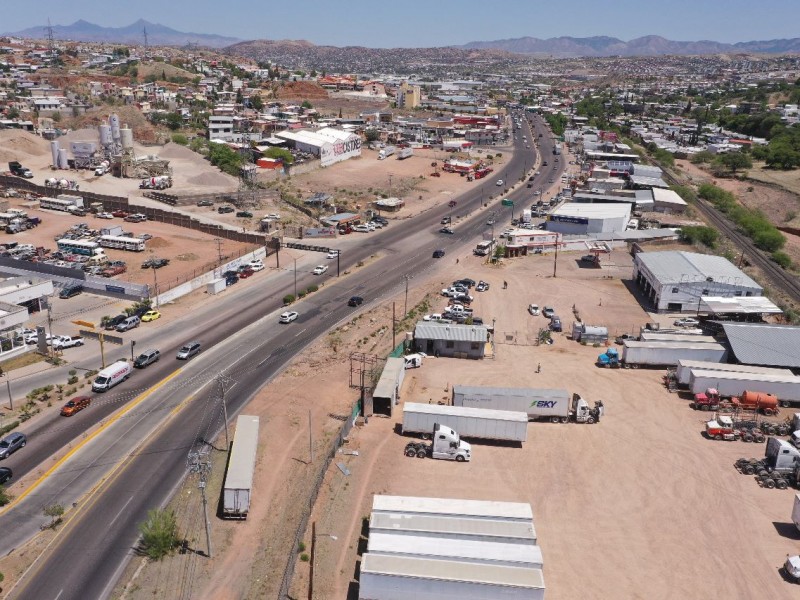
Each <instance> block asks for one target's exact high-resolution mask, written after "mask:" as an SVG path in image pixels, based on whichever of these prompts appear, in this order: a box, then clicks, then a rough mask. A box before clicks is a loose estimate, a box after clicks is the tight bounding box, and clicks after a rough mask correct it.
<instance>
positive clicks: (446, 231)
mask: <svg viewBox="0 0 800 600" xmlns="http://www.w3.org/2000/svg"><path fill="white" fill-rule="evenodd" d="M439 233H449V234H451V235H452V234H453V233H455V231H453V229H452V228H451V227H442V228H441V229H440V230H439Z"/></svg>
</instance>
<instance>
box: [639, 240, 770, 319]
mask: <svg viewBox="0 0 800 600" xmlns="http://www.w3.org/2000/svg"><path fill="white" fill-rule="evenodd" d="M633 276H634V279H635V280H636V283H637V285H638V286H639V287H640V288H641V289H642V291H643V292H644V294H645V295H646V296H647V297H648V299H649V300H650V302H652V304H653V305H654V306H655V308H656V310H657V311H658V312H674V313H680V312H698V311H699V310H700V304H701V302H702V300H703V298H706V297H717V298H718V297H725V298H728V297H737V296H744V297H748V296H761V295H762V293H763V288H762V287H761V286H760V285H758V284H757V283H756V282H755V281H753V280H752V279H751V278H750V277H748V276H747V275H746V274H745V273H743V272H742V271H741V270H740V269H738V268H737V267H736V266H734V265H733V264H732V263H731V262H730V261H729V260H728V259H726V258H724V257H722V256H713V255H707V254H697V253H694V252H682V251H666V252H639V253H638V254H636V256H634V259H633Z"/></svg>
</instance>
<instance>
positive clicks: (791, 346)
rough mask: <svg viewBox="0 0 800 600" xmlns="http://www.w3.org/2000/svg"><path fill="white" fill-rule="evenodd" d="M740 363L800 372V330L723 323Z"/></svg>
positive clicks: (785, 326) (796, 328)
mask: <svg viewBox="0 0 800 600" xmlns="http://www.w3.org/2000/svg"><path fill="white" fill-rule="evenodd" d="M722 330H723V331H724V333H725V337H726V338H727V343H728V346H729V347H730V349H731V352H732V353H733V356H734V357H735V358H736V361H737V362H739V363H742V364H747V365H758V366H762V367H785V368H789V369H793V370H795V372H798V371H797V370H798V369H800V327H795V326H793V325H774V324H768V323H722Z"/></svg>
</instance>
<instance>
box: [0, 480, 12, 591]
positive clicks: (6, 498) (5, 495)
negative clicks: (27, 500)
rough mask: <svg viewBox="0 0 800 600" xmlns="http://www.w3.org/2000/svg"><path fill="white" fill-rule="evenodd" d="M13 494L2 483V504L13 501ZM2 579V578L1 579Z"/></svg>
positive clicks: (0, 499)
mask: <svg viewBox="0 0 800 600" xmlns="http://www.w3.org/2000/svg"><path fill="white" fill-rule="evenodd" d="M12 498H13V496H12V495H11V494H9V493H8V491H7V490H6V488H5V487H4V486H2V485H0V506H5V505H6V504H8V503H9V502H11V500H12ZM0 581H2V579H0Z"/></svg>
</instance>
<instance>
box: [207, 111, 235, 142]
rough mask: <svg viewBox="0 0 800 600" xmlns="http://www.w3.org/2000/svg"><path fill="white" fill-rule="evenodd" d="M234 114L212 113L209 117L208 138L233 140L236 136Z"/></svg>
mask: <svg viewBox="0 0 800 600" xmlns="http://www.w3.org/2000/svg"><path fill="white" fill-rule="evenodd" d="M233 129H234V118H233V115H212V116H210V117H208V139H209V140H224V141H226V142H232V141H233V140H234V139H235V138H236V134H235V133H234V130H233Z"/></svg>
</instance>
